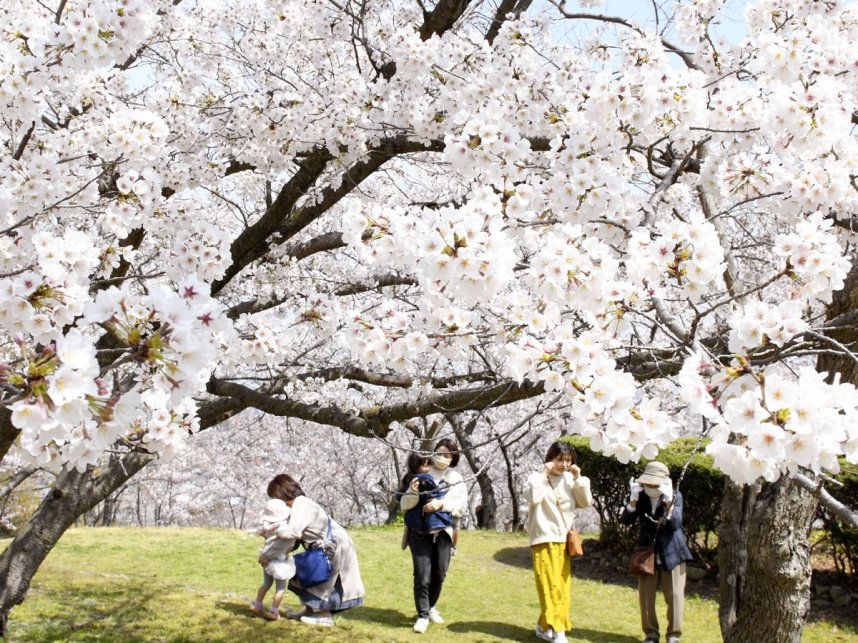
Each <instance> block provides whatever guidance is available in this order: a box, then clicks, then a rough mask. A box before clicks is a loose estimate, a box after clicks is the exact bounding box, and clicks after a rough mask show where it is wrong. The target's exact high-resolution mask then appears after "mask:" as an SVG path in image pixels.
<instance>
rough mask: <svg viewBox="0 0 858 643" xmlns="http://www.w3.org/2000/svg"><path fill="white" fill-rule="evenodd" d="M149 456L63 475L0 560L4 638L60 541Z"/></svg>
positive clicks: (0, 626)
mask: <svg viewBox="0 0 858 643" xmlns="http://www.w3.org/2000/svg"><path fill="white" fill-rule="evenodd" d="M147 462H149V458H148V457H147V456H144V455H140V454H130V455H127V456H125V457H124V458H118V457H115V456H114V457H112V458H110V460H109V461H108V463H107V464H106V465H105V466H103V467H97V468H91V467H90V468H89V469H87V471H86V472H84V473H79V472H78V471H77V470H75V469H72V470H70V471H63V472H62V473H61V474H60V475H59V477H58V478H57V480H56V482H55V483H54V485H53V488H52V489H51V491H50V492H49V493H48V495H47V496H45V499H44V500H43V501H42V503H41V504H40V505H39V507H38V509H36V512H35V513H34V514H33V516H32V518H30V520H29V521H28V522H27V524H26V525H25V526H24V527H23V528H22V529H21V531H20V532H19V533H18V535H17V536H16V537H15V538H14V540H12V542H11V543H10V544H9V546H8V547H7V548H6V550H5V551H4V552H3V554H2V556H0V579H3V580H2V583H0V636H5V635H6V623H7V619H8V617H9V611H10V610H11V609H12V608H13V607H14V606H15V605H18V604H19V603H21V602H22V601H23V600H24V596H25V595H26V593H27V589H28V588H29V587H30V581H31V580H32V578H33V576H34V575H35V573H36V570H38V569H39V566H40V565H41V564H42V562H43V561H44V560H45V557H46V556H47V555H48V553H49V552H50V551H51V549H52V548H53V547H54V545H56V544H57V541H59V539H60V537H61V536H62V535H63V533H64V532H65V531H66V529H68V528H69V527H70V526H71V525H72V524H73V523H74V521H75V520H76V519H77V518H78V517H79V516H80V515H81V514H83V513H84V512H86V511H89V510H90V509H91V508H92V507H93V506H95V505H96V504H97V503H99V502H101V501H102V500H104V499H105V498H106V497H107V496H108V495H110V493H111V492H113V491H114V490H115V489H117V488H118V487H119V486H121V485H122V484H123V483H124V482H125V481H126V480H128V478H130V477H131V476H133V475H134V474H135V473H137V472H138V471H139V470H140V469H142V468H143V467H144V466H145V465H146V463H147Z"/></svg>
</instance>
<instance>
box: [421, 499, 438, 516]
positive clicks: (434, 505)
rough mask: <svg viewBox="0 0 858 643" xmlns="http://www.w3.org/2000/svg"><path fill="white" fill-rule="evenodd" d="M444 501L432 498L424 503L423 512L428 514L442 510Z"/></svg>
mask: <svg viewBox="0 0 858 643" xmlns="http://www.w3.org/2000/svg"><path fill="white" fill-rule="evenodd" d="M441 507H442V503H441V501H440V500H437V499H435V500H430V501H429V502H427V503H426V504H425V505H423V513H425V514H428V513H432V512H433V511H441Z"/></svg>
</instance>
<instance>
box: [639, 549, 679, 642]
mask: <svg viewBox="0 0 858 643" xmlns="http://www.w3.org/2000/svg"><path fill="white" fill-rule="evenodd" d="M659 588H661V591H662V593H663V594H664V600H665V601H667V635H668V636H675V637H676V638H679V637H681V636H682V619H683V617H684V614H685V563H680V564H679V565H677V566H676V567H674V568H673V569H671V570H670V571H669V572H668V571H665V570H664V568H663V567H659V566H656V568H655V574H654V575H653V576H638V598H639V599H640V604H641V627H642V628H643V631H644V635H645V636H646V637H647V638H651V639H653V640H655V641H658V640H659V631H658V630H659V628H658V616H657V615H656V613H655V595H656V593H658V589H659Z"/></svg>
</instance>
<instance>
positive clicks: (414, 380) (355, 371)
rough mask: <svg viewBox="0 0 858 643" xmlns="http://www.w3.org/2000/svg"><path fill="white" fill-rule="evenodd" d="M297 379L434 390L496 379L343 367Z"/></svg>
mask: <svg viewBox="0 0 858 643" xmlns="http://www.w3.org/2000/svg"><path fill="white" fill-rule="evenodd" d="M295 378H296V379H299V380H306V379H323V380H327V381H332V380H338V379H347V380H354V381H356V382H364V383H365V384H373V385H375V386H388V387H393V388H411V387H412V386H415V385H424V384H431V385H432V388H435V389H445V388H449V387H451V386H455V385H457V384H461V383H463V382H483V381H487V380H493V379H496V377H495V375H494V374H493V373H489V372H482V373H468V374H467V375H454V376H452V377H409V376H407V375H392V374H387V373H373V372H372V371H367V370H365V369H362V368H357V367H354V366H343V367H340V368H323V369H321V370H318V371H308V372H306V373H301V374H300V375H296V376H295Z"/></svg>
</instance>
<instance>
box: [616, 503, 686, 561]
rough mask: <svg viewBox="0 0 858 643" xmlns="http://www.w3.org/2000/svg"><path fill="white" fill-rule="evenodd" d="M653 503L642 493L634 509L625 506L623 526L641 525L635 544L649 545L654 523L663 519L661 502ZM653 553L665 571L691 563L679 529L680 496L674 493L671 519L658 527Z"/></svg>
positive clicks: (621, 518)
mask: <svg viewBox="0 0 858 643" xmlns="http://www.w3.org/2000/svg"><path fill="white" fill-rule="evenodd" d="M655 505H656V507H655V510H653V501H652V500H651V499H650V497H649V496H648V495H646V493H645V492H643V491H642V492H641V494H640V495H639V496H638V502H637V504H636V505H635V508H634V510H630V509H629V508H628V507H626V508H625V509H624V510H623V515H622V516H620V522H621V523H623V524H624V525H632V524H634V523H635V521H639V522H640V532H639V533H638V545H652V544H653V538H655V536H656V521H658V520H659V519H660V518H662V516H664V513H665V511H667V507H665V506H664V504H663V503H662V502H661V501H656V502H655ZM655 551H656V553H657V554H658V556H657V558H656V560H658V562H659V563H660V564H661V563H662V562H663V564H664V568H665V569H666V570H668V571H670V570H671V569H673V568H674V567H676V566H677V565H679V564H680V563H684V562H686V561H689V560H691V559H692V558H693V557H692V555H691V550H690V549H688V542H687V541H686V540H685V530H684V529H683V528H682V494H681V493H680V492H679V491H677V492H676V494H675V495H674V501H673V512H672V513H671V515H670V518H666V519H665V520H663V521H662V523H661V524H660V525H659V526H658V538H656V541H655Z"/></svg>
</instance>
